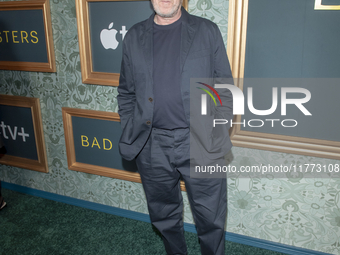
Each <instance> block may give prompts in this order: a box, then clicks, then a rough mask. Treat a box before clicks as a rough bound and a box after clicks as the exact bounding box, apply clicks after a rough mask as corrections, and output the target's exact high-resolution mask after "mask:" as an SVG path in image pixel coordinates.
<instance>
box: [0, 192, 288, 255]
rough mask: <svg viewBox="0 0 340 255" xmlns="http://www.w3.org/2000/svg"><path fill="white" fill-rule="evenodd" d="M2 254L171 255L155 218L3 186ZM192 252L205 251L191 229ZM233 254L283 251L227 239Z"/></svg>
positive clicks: (273, 254)
mask: <svg viewBox="0 0 340 255" xmlns="http://www.w3.org/2000/svg"><path fill="white" fill-rule="evenodd" d="M2 193H3V194H2V195H3V197H4V198H5V201H6V202H7V206H6V207H5V208H4V209H3V210H1V211H0V254H3V255H12V254H19V255H24V254H43V255H52V254H71V255H77V254H94V255H97V254H110V255H115V254H117V255H130V254H131V255H136V254H141V255H153V254H162V255H163V254H165V252H164V248H163V243H162V241H161V238H160V236H159V235H158V234H157V233H156V231H155V230H154V229H153V228H152V225H151V224H150V223H145V222H141V221H136V220H132V219H127V218H122V217H118V216H115V215H111V214H106V213H102V212H97V211H93V210H88V209H84V208H81V207H77V206H72V205H68V204H64V203H60V202H55V201H52V200H47V199H43V198H39V197H34V196H31V195H27V194H21V193H18V192H14V191H11V190H6V189H3V190H2ZM185 238H186V241H187V245H188V252H189V255H196V254H197V255H198V254H200V248H199V244H198V240H197V235H196V234H193V233H188V232H186V233H185ZM226 251H227V254H235V255H236V254H249V255H257V254H263V255H269V254H270V255H276V254H277V255H278V254H282V253H279V252H273V251H268V250H264V249H260V248H254V247H251V246H247V245H242V244H237V243H232V242H228V241H226Z"/></svg>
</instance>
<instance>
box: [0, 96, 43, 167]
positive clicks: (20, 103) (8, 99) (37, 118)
mask: <svg viewBox="0 0 340 255" xmlns="http://www.w3.org/2000/svg"><path fill="white" fill-rule="evenodd" d="M0 104H1V105H6V106H15V107H24V108H29V109H30V110H31V114H32V123H33V129H34V136H35V145H36V148H37V156H38V160H32V159H28V158H23V157H17V156H12V155H8V154H5V155H4V156H3V157H2V158H1V159H0V164H4V165H9V166H15V167H20V168H24V169H30V170H34V171H38V172H44V173H48V164H47V157H46V148H45V139H44V132H43V125H42V119H41V111H40V101H39V98H32V97H22V96H11V95H0Z"/></svg>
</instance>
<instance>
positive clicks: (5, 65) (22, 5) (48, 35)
mask: <svg viewBox="0 0 340 255" xmlns="http://www.w3.org/2000/svg"><path fill="white" fill-rule="evenodd" d="M16 10H42V12H43V22H44V32H45V42H46V51H47V52H46V56H47V62H23V61H22V62H21V61H0V69H3V70H18V71H32V72H56V63H55V55H54V45H53V36H52V23H51V11H50V3H49V1H48V0H32V1H6V2H0V11H16ZM19 19H20V17H19ZM13 32H14V31H13ZM26 40H27V39H26Z"/></svg>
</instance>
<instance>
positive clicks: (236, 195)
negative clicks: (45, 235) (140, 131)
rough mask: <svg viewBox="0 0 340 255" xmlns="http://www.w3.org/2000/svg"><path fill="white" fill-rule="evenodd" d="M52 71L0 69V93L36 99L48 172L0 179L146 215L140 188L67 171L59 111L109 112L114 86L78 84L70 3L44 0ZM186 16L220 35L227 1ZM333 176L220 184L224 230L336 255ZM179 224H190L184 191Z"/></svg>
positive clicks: (338, 216) (6, 171)
mask: <svg viewBox="0 0 340 255" xmlns="http://www.w3.org/2000/svg"><path fill="white" fill-rule="evenodd" d="M50 5H51V12H52V27H53V40H54V47H55V54H56V64H57V73H53V74H49V73H36V72H19V71H0V94H8V95H19V96H27V97H37V98H40V102H41V109H42V116H43V127H44V132H45V141H46V147H47V155H48V165H49V173H47V174H46V173H39V172H35V171H30V170H25V169H19V168H15V167H11V166H5V165H1V166H0V179H1V180H3V181H6V182H10V183H15V184H18V185H23V186H27V187H31V188H35V189H39V190H43V191H47V192H52V193H56V194H60V195H64V196H70V197H74V198H78V199H84V200H87V201H91V202H96V203H101V204H105V205H110V206H115V207H119V208H123V209H128V210H132V211H136V212H142V213H147V206H146V200H145V197H144V192H143V189H142V186H141V184H139V183H133V182H128V181H123V180H117V179H111V178H107V177H101V176H96V175H91V174H86V173H80V172H75V171H71V170H68V168H67V159H66V151H65V140H64V131H63V123H62V114H61V107H73V108H82V109H94V110H100V111H113V112H117V100H116V96H117V89H116V88H114V87H107V86H95V85H86V84H82V83H81V73H80V61H79V48H78V38H77V24H76V10H75V2H74V0H51V1H50ZM189 12H190V13H192V14H195V15H198V16H203V17H206V18H208V19H211V20H213V21H214V22H216V23H217V24H218V25H219V27H220V29H221V31H222V34H223V37H224V40H225V41H226V39H227V37H226V35H227V26H228V22H227V20H228V1H226V0H212V1H211V0H190V2H189ZM261 163H263V164H269V163H270V164H273V165H278V164H290V163H294V164H304V163H321V164H335V163H338V164H339V163H340V161H339V160H338V161H336V160H329V159H321V158H314V157H307V156H300V155H291V154H285V153H278V152H269V151H261V150H254V149H246V148H237V147H234V148H233V149H232V155H231V164H232V165H234V166H237V167H239V166H241V165H242V166H245V165H249V166H250V165H255V164H261ZM339 192H340V179H335V178H332V179H330V178H329V179H312V178H303V174H301V175H299V176H287V178H285V179H273V178H270V177H267V178H261V179H257V178H248V179H245V178H239V179H232V178H229V179H228V198H229V202H228V205H229V211H228V221H227V231H229V232H233V233H237V234H241V235H246V236H251V237H256V238H261V239H264V240H270V241H274V242H279V243H283V244H288V245H294V246H298V247H303V248H308V249H313V250H318V251H323V252H328V253H333V254H340V247H339V238H340V194H339ZM183 195H184V203H185V213H184V218H185V222H188V223H192V222H193V220H192V216H191V212H190V208H189V203H188V199H187V196H186V193H185V192H183Z"/></svg>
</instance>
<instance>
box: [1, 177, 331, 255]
mask: <svg viewBox="0 0 340 255" xmlns="http://www.w3.org/2000/svg"><path fill="white" fill-rule="evenodd" d="M1 185H2V187H3V188H4V189H9V190H13V191H17V192H20V193H25V194H28V195H32V196H37V197H42V198H46V199H49V200H53V201H57V202H62V203H66V204H70V205H75V206H79V207H83V208H87V209H91V210H95V211H99V212H104V213H109V214H113V215H117V216H121V217H125V218H129V219H134V220H139V221H143V222H148V223H150V217H149V215H148V214H145V213H139V212H133V211H129V210H125V209H121V208H117V207H113V206H108V205H102V204H98V203H94V202H89V201H86V200H81V199H77V198H72V197H67V196H62V195H58V194H55V193H50V192H46V191H42V190H37V189H32V188H28V187H25V186H21V185H17V184H13V183H8V182H1ZM7 202H9V204H10V201H7ZM184 229H185V231H187V232H191V233H197V232H196V228H195V225H193V224H189V223H184ZM225 239H226V240H228V241H231V242H235V243H240V244H245V245H250V246H254V247H258V248H262V249H266V250H272V251H277V252H282V253H286V254H292V255H327V254H329V253H323V252H319V251H314V250H308V249H304V248H299V247H295V246H291V245H286V244H281V243H276V242H271V241H267V240H263V239H259V238H254V237H249V236H244V235H239V234H235V233H230V232H226V238H225Z"/></svg>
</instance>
